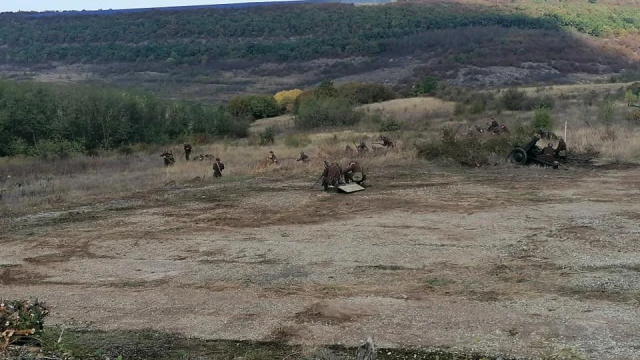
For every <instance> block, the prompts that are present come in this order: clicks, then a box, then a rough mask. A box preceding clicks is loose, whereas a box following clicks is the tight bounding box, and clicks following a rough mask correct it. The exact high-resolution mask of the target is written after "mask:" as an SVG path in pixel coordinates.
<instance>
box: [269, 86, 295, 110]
mask: <svg viewBox="0 0 640 360" xmlns="http://www.w3.org/2000/svg"><path fill="white" fill-rule="evenodd" d="M300 94H302V90H300V89H293V90H284V91H280V92H278V93H276V94H275V95H274V96H273V98H274V99H275V100H276V102H277V103H278V105H280V106H281V107H286V106H287V105H290V104H293V102H294V101H295V100H296V98H297V97H298V96H300Z"/></svg>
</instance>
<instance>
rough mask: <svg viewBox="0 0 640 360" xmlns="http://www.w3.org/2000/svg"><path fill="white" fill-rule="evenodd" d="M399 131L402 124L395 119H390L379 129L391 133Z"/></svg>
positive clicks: (383, 122)
mask: <svg viewBox="0 0 640 360" xmlns="http://www.w3.org/2000/svg"><path fill="white" fill-rule="evenodd" d="M398 130H400V124H399V123H398V122H397V121H395V120H394V119H388V120H384V121H382V123H381V124H380V127H379V128H378V131H380V132H391V131H398Z"/></svg>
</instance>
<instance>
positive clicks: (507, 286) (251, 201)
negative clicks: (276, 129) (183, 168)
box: [0, 160, 640, 359]
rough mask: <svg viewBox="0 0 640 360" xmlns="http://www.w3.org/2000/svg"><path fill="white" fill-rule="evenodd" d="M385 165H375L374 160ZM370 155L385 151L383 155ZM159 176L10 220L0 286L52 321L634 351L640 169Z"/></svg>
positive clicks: (540, 349)
mask: <svg viewBox="0 0 640 360" xmlns="http://www.w3.org/2000/svg"><path fill="white" fill-rule="evenodd" d="M372 163H374V162H373V161H372ZM367 164H369V163H368V162H367ZM302 169H303V170H304V171H303V172H304V174H300V175H287V177H284V176H282V175H278V170H272V171H271V172H270V173H269V174H265V176H260V177H254V178H251V179H229V180H227V181H221V182H211V181H206V182H205V183H204V184H198V186H193V187H190V186H188V185H187V184H179V185H176V186H169V187H162V186H161V184H160V183H161V181H158V186H157V187H156V189H154V190H152V191H145V192H140V193H134V194H131V195H128V196H122V197H119V198H114V199H113V200H110V201H95V202H93V204H90V205H85V206H69V207H67V206H64V207H59V208H57V209H56V210H51V211H45V212H39V213H33V214H28V215H24V216H15V217H4V218H3V227H2V232H1V233H0V239H1V241H2V244H3V251H2V254H1V255H0V268H1V270H0V273H1V276H0V281H1V283H2V289H3V291H2V296H4V297H25V296H38V297H39V298H41V299H44V300H46V301H47V302H48V303H49V304H50V305H51V306H52V319H51V323H52V324H65V326H70V327H74V326H81V325H84V324H86V323H89V324H91V326H90V327H91V328H94V329H101V330H123V329H135V330H140V329H147V328H150V329H153V330H157V331H161V332H173V331H177V332H180V333H183V334H185V335H188V336H195V337H199V338H205V339H237V340H247V339H249V340H279V341H289V342H291V343H294V344H295V343H297V344H304V345H309V346H314V345H324V344H345V345H357V343H358V341H359V340H361V339H363V338H365V337H367V336H373V337H374V338H375V339H376V342H377V343H378V344H379V345H380V346H389V347H408V346H424V347H438V348H450V349H459V350H462V351H472V350H473V351H480V352H482V353H487V354H500V355H514V356H515V355H519V356H528V357H535V356H539V355H541V354H544V353H552V352H554V351H558V350H560V349H563V348H575V349H576V350H575V351H576V352H577V353H579V354H584V355H587V356H588V357H589V358H593V359H629V358H632V357H633V356H635V355H634V354H636V353H637V346H638V343H637V337H636V336H635V334H636V333H637V331H639V330H640V327H639V326H638V322H637V321H636V320H635V319H637V317H638V315H640V314H638V309H637V305H638V301H639V300H640V293H638V284H639V283H640V276H639V275H638V274H639V273H638V269H640V262H638V255H640V254H638V250H637V245H638V244H637V241H638V236H637V234H638V232H639V231H640V228H639V226H638V221H637V220H638V216H637V214H638V212H639V211H640V208H639V205H638V201H637V200H638V196H639V195H640V181H638V175H639V174H640V171H638V169H637V168H634V169H629V170H608V171H607V170H584V169H571V170H569V171H553V170H550V169H538V168H513V167H510V166H506V165H505V166H500V167H496V168H493V169H485V170H466V171H464V170H455V169H441V168H437V167H434V166H433V165H430V164H427V163H425V162H422V161H418V160H416V161H415V162H414V163H413V164H411V166H407V165H402V166H388V167H386V168H384V167H380V166H376V167H371V170H370V177H371V179H372V181H371V186H370V187H369V188H368V189H366V190H365V191H363V192H360V193H355V194H352V195H340V194H332V193H324V192H322V191H319V190H311V189H310V185H311V184H312V182H313V181H314V177H313V175H314V174H315V171H314V170H315V168H309V167H307V166H302Z"/></svg>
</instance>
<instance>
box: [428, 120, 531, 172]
mask: <svg viewBox="0 0 640 360" xmlns="http://www.w3.org/2000/svg"><path fill="white" fill-rule="evenodd" d="M531 133H532V129H528V128H524V127H522V126H518V127H517V128H516V129H514V130H513V131H512V132H511V134H509V135H505V134H503V135H500V136H491V137H488V138H486V140H485V141H482V140H480V138H478V137H467V136H465V137H460V136H458V134H457V131H456V130H455V129H454V128H450V127H448V128H444V129H443V130H442V136H441V137H440V141H438V142H431V143H425V144H419V145H416V147H417V150H418V156H420V157H422V158H424V159H427V160H446V161H452V162H454V163H456V164H459V165H463V166H483V165H488V164H490V162H491V158H492V157H498V158H504V157H506V156H507V154H509V152H510V151H511V149H513V148H514V147H515V146H520V145H522V144H524V143H526V142H528V141H529V140H530V139H531Z"/></svg>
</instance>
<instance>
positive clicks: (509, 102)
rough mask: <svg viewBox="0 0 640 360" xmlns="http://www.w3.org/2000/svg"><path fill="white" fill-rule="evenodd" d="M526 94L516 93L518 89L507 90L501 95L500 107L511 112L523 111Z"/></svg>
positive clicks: (522, 92)
mask: <svg viewBox="0 0 640 360" xmlns="http://www.w3.org/2000/svg"><path fill="white" fill-rule="evenodd" d="M526 99H527V94H526V93H525V92H524V91H518V89H508V90H507V91H506V92H505V93H504V95H502V105H503V106H504V108H505V109H507V110H511V111H519V110H522V109H523V105H524V102H525V100H526Z"/></svg>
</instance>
